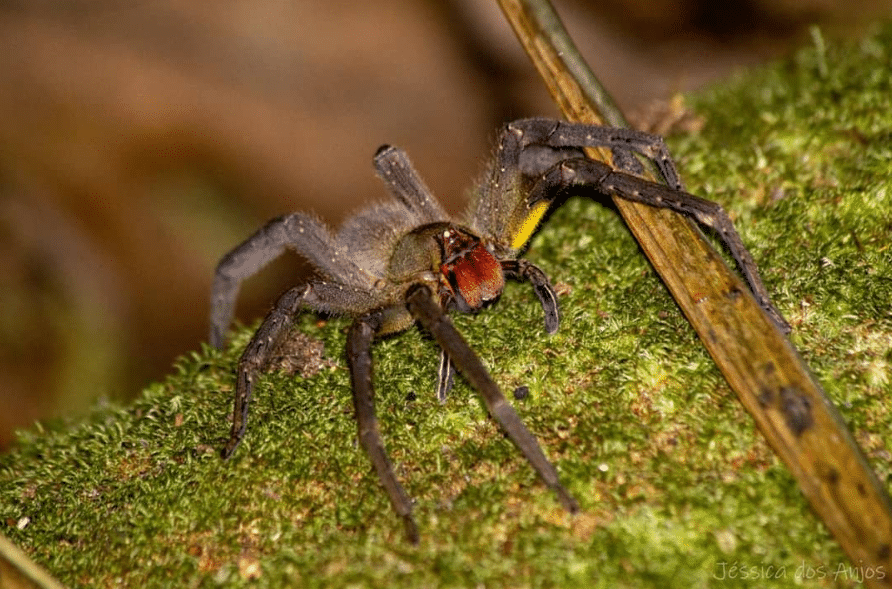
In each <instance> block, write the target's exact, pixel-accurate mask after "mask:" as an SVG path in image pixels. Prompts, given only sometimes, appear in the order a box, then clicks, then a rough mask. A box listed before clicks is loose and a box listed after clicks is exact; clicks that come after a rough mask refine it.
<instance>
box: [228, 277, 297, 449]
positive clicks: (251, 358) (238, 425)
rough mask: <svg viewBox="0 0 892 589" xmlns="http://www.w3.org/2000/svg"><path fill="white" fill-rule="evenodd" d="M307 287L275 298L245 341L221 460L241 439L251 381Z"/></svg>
mask: <svg viewBox="0 0 892 589" xmlns="http://www.w3.org/2000/svg"><path fill="white" fill-rule="evenodd" d="M309 292H310V286H301V287H295V288H292V289H289V290H287V291H286V292H285V294H283V295H282V296H281V297H279V300H278V301H276V305H275V307H273V309H272V311H270V312H269V314H268V315H267V316H266V318H265V319H264V320H263V323H262V324H261V325H260V328H259V329H258V330H257V332H256V333H255V334H254V336H253V337H252V338H251V341H250V342H248V345H247V347H246V348H245V351H244V352H242V356H241V358H240V359H239V362H238V379H237V381H236V387H235V404H234V407H233V410H232V431H231V432H230V434H229V441H228V442H226V446H225V447H224V448H223V450H222V451H221V453H220V454H221V455H222V456H223V458H229V457H230V456H231V455H232V453H233V452H234V451H235V449H236V447H237V446H238V445H239V442H241V441H242V437H244V435H245V426H246V425H247V420H248V404H249V402H250V400H251V393H252V392H253V391H254V378H255V377H256V375H257V373H258V372H260V371H261V370H263V369H264V368H265V367H266V365H267V363H268V362H269V359H270V355H271V354H272V353H273V351H274V350H275V348H276V346H277V344H278V343H279V341H280V340H281V339H282V337H283V336H284V335H286V334H287V333H288V328H289V327H291V324H292V322H293V320H294V319H293V318H294V315H295V313H297V312H298V310H300V307H301V305H302V304H303V302H304V297H305V296H306V295H307V293H309Z"/></svg>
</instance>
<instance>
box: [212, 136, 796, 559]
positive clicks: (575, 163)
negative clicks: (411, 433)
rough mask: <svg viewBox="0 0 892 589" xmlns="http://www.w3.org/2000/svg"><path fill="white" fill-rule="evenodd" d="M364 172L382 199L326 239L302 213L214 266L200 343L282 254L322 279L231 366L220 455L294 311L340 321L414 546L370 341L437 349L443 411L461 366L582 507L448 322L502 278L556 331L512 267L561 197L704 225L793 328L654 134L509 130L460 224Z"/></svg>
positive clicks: (520, 266)
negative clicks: (416, 332)
mask: <svg viewBox="0 0 892 589" xmlns="http://www.w3.org/2000/svg"><path fill="white" fill-rule="evenodd" d="M583 147H606V148H609V149H610V150H611V151H612V153H613V157H614V164H615V165H616V166H617V168H612V167H611V166H608V165H606V164H604V163H601V162H598V161H594V160H591V159H588V158H586V157H585V156H584V154H583V153H582V151H581V149H582V148H583ZM633 153H638V154H640V155H643V156H645V157H647V158H650V159H652V160H653V161H654V162H655V163H656V165H657V166H658V168H659V169H660V172H661V174H662V176H663V179H664V180H665V182H666V185H663V184H656V183H653V182H649V181H646V180H643V179H641V178H639V177H637V176H635V175H633V174H634V173H637V172H639V171H640V170H641V164H640V162H639V161H638V160H637V159H636V157H635V156H634V155H633ZM374 163H375V168H376V169H377V171H378V174H379V175H380V176H381V178H382V179H383V180H384V182H385V183H386V184H387V186H388V188H389V189H390V191H391V193H392V195H393V199H392V200H389V201H385V202H382V203H379V204H377V205H374V206H372V207H369V208H367V209H364V210H362V211H360V212H359V213H357V214H356V215H354V216H353V217H351V218H350V219H349V220H348V221H347V222H345V223H344V225H343V226H342V227H341V228H340V230H339V231H338V232H337V233H336V234H332V233H331V231H330V230H329V229H328V228H327V227H325V225H323V224H322V223H321V222H320V221H319V220H318V219H316V218H315V217H312V216H310V215H307V214H304V213H292V214H290V215H286V216H283V217H279V218H277V219H274V220H272V221H270V222H269V223H267V224H266V225H265V226H264V227H263V228H261V229H260V230H259V231H258V232H257V233H255V234H254V235H252V236H251V237H249V238H248V239H247V240H246V241H245V242H244V243H242V244H241V245H239V246H238V247H237V248H235V249H234V250H232V251H231V252H229V253H228V254H227V255H226V256H225V257H224V258H223V259H222V260H221V261H220V264H219V265H218V266H217V271H216V274H215V277H214V286H213V292H212V313H211V335H210V339H211V343H212V344H213V345H214V346H216V347H220V346H222V344H223V335H224V332H225V330H226V328H227V327H228V325H229V323H230V321H231V319H232V314H233V308H234V305H235V299H236V296H237V294H238V289H239V286H240V284H241V282H242V281H243V280H244V279H246V278H248V277H249V276H251V275H252V274H254V273H255V272H257V271H258V270H259V269H260V268H261V267H262V266H264V265H265V264H266V263H268V262H269V261H270V260H272V259H273V258H275V257H277V256H278V255H279V254H281V253H282V251H284V249H285V248H291V249H293V250H295V251H297V252H298V253H299V254H300V255H302V256H304V257H305V258H306V259H307V260H308V261H309V262H311V263H312V264H313V265H314V266H315V267H316V269H317V270H318V271H319V273H320V274H321V275H322V276H323V278H322V279H319V280H314V281H311V282H308V283H306V284H303V285H300V286H297V287H294V288H292V289H290V290H288V291H286V292H285V293H284V294H283V295H282V296H281V297H280V298H279V300H278V301H277V302H276V304H275V306H274V307H273V309H272V311H270V313H269V314H268V315H267V317H266V318H265V319H264V320H263V323H261V325H260V328H259V329H258V330H257V332H256V333H255V334H254V336H253V338H252V339H251V341H250V342H249V343H248V346H247V347H246V348H245V351H244V352H243V354H242V356H241V359H240V360H239V365H238V371H237V383H236V391H235V408H234V411H233V424H232V431H231V434H230V437H229V441H228V443H227V444H226V446H225V448H224V449H223V456H224V457H228V456H229V455H231V454H232V452H233V451H234V450H235V448H236V446H237V445H238V443H239V442H240V441H241V439H242V437H243V436H244V433H245V425H246V419H247V414H248V402H249V400H250V397H251V392H252V390H253V387H254V381H255V378H256V377H257V375H258V374H259V373H260V372H261V371H263V370H265V369H266V368H267V365H268V364H269V362H270V359H271V356H272V354H273V352H274V350H275V348H276V345H277V343H278V342H279V341H280V340H281V339H282V338H283V337H285V336H287V334H288V330H289V328H290V326H291V324H292V322H293V319H294V317H295V316H296V315H297V314H299V313H300V312H301V311H303V310H304V309H310V310H315V311H318V312H323V313H334V314H349V315H351V316H353V318H354V322H353V326H352V327H351V329H350V332H349V334H348V336H347V361H348V363H349V365H350V373H351V378H352V381H353V400H354V405H355V408H356V419H357V424H358V429H359V440H360V443H361V444H362V446H363V447H364V448H365V450H366V452H367V453H368V455H369V458H370V459H371V461H372V464H373V465H374V467H375V470H376V471H377V473H378V477H379V478H380V480H381V484H382V485H383V486H384V488H385V490H386V492H387V495H388V497H389V498H390V501H391V503H392V505H393V507H394V510H395V511H396V512H397V513H398V514H399V515H400V516H401V517H402V518H403V521H404V523H405V526H406V532H407V535H408V537H409V538H410V540H412V541H417V539H418V530H417V527H416V525H415V521H414V519H413V518H412V507H411V502H410V500H409V498H408V496H407V495H406V493H405V491H403V488H402V486H401V485H400V483H399V481H398V480H397V478H396V475H395V474H394V471H393V467H392V465H391V463H390V460H389V458H388V456H387V452H386V451H385V449H384V443H383V440H382V438H381V434H380V433H379V431H378V424H377V418H376V417H375V409H374V403H373V387H372V357H371V344H372V341H373V339H374V338H375V337H376V336H380V335H384V334H388V333H394V332H397V331H401V330H404V329H406V328H408V327H409V326H411V325H412V324H413V323H415V322H418V323H420V324H421V326H422V327H423V328H424V329H426V330H427V331H428V332H430V334H431V335H432V336H433V337H434V339H435V340H436V341H437V343H438V344H439V345H440V348H441V349H442V353H441V357H440V370H439V375H438V383H437V396H438V398H439V399H440V400H441V401H445V399H446V395H447V394H448V392H449V389H450V387H451V383H452V380H453V373H454V370H455V369H457V370H458V371H459V372H460V373H461V374H462V375H463V376H464V377H465V379H466V380H467V381H468V382H469V383H470V384H471V385H472V386H473V387H474V388H475V389H476V390H477V391H478V392H479V393H480V394H481V396H482V398H483V400H484V402H485V403H486V406H487V408H488V410H489V412H490V414H491V415H492V416H493V417H494V418H495V419H496V421H498V423H499V425H500V426H501V427H502V428H503V429H504V431H505V433H506V434H507V435H508V436H509V437H510V438H511V440H512V441H513V442H514V443H515V444H516V445H517V447H518V448H519V449H520V450H521V452H522V453H523V454H524V456H525V457H526V458H527V460H528V461H529V462H530V464H531V465H532V466H533V468H534V469H535V470H536V472H537V473H538V474H539V476H540V477H541V478H542V480H543V481H544V482H545V483H546V484H547V485H548V486H549V487H551V488H552V489H553V490H554V491H555V493H556V494H557V496H558V498H559V500H560V501H561V503H562V504H563V505H564V506H565V507H566V508H567V509H568V510H569V511H576V510H577V509H578V507H577V504H576V501H575V500H574V499H573V497H572V496H570V494H569V493H568V492H567V490H566V489H565V488H564V487H563V485H562V484H561V483H560V481H559V480H558V475H557V471H556V470H555V468H554V466H552V464H551V463H550V462H549V461H548V459H547V458H546V457H545V455H544V454H543V452H542V450H541V448H540V447H539V444H538V442H537V441H536V438H535V437H534V436H533V435H532V434H531V433H530V432H529V430H527V428H526V426H524V424H523V422H522V421H521V420H520V418H519V417H518V416H517V414H516V413H515V412H514V409H513V408H512V407H511V405H510V404H509V403H508V402H507V400H506V399H505V396H504V395H503V394H502V392H501V390H500V389H499V387H498V386H497V385H496V384H495V382H493V380H492V378H491V377H490V376H489V373H488V372H487V370H486V368H485V367H484V366H483V364H482V363H481V362H480V359H479V358H478V357H477V356H476V354H474V352H473V350H471V348H470V347H469V346H468V344H467V343H466V342H465V340H464V339H463V338H462V337H461V335H460V334H459V333H458V332H457V331H456V330H455V328H454V327H453V326H452V323H451V322H450V321H449V319H448V317H447V315H446V311H447V310H453V309H454V310H457V311H461V312H476V311H478V310H480V309H481V308H482V307H484V306H486V305H487V304H489V303H491V302H492V301H494V300H495V299H497V298H498V296H499V295H500V294H501V292H502V289H503V288H504V285H505V278H506V277H507V278H514V279H517V280H525V281H528V282H530V283H531V284H532V285H533V288H534V290H535V293H536V296H537V297H538V299H539V301H540V303H541V305H542V308H543V310H544V312H545V329H546V331H547V332H548V333H554V332H555V331H556V330H557V328H558V323H559V317H558V305H557V297H556V295H555V292H554V289H553V288H552V286H551V284H550V282H549V281H548V278H547V277H546V276H545V274H544V273H543V272H542V270H540V269H539V268H537V267H536V266H535V265H533V264H532V263H530V262H528V261H527V260H524V259H519V258H518V257H517V256H518V254H519V252H520V251H522V250H523V248H524V246H525V245H526V244H527V242H528V241H529V239H530V237H531V236H532V235H533V233H534V232H535V231H536V229H537V227H538V226H539V223H540V221H541V220H542V219H543V218H544V216H545V214H546V213H547V212H548V211H549V209H550V208H552V207H553V206H554V205H556V204H558V203H559V202H560V198H561V196H562V195H563V194H564V193H565V192H566V189H568V188H571V187H574V186H581V185H585V186H588V187H590V188H591V189H593V190H595V191H596V192H599V193H601V194H605V195H610V196H615V197H619V198H623V199H627V200H632V201H636V202H642V203H645V204H648V205H650V206H656V207H664V208H669V209H672V210H675V211H677V212H680V213H683V214H686V215H688V216H690V217H692V218H693V219H694V220H696V221H698V222H699V223H701V224H703V225H705V226H707V227H709V228H710V229H712V230H713V231H714V232H715V233H716V235H717V236H718V238H719V239H720V240H721V241H722V242H723V244H724V245H725V246H726V247H727V248H728V250H729V251H730V253H731V255H732V256H733V257H734V259H735V261H736V262H737V264H738V266H739V268H740V270H741V272H742V273H743V276H744V278H746V280H747V282H748V283H749V285H750V287H751V289H752V291H753V294H754V295H755V297H756V299H757V301H758V302H759V303H760V305H761V306H762V308H763V309H764V310H765V311H766V312H767V313H768V314H769V315H770V316H771V317H772V319H773V320H774V321H775V323H776V324H777V325H778V326H779V327H780V328H781V329H784V330H785V331H788V330H789V326H788V325H787V323H786V322H785V321H784V319H783V318H782V317H781V315H780V313H778V312H777V310H775V308H774V307H773V306H772V305H771V302H770V300H769V297H768V293H767V291H766V289H765V287H764V286H763V284H762V281H761V279H760V278H759V274H758V271H757V269H756V266H755V264H754V262H753V260H752V258H751V257H750V255H749V252H747V250H746V248H745V247H744V246H743V243H742V242H741V240H740V237H739V236H738V235H737V232H736V231H735V230H734V227H733V225H732V224H731V221H730V219H729V218H728V216H727V215H726V214H725V212H724V211H723V210H722V208H721V207H720V206H719V205H717V204H715V203H712V202H709V201H706V200H703V199H701V198H698V197H696V196H693V195H691V194H688V193H687V192H684V189H683V187H682V184H681V181H680V180H679V178H678V174H677V173H676V171H675V166H674V164H673V163H672V160H671V158H670V157H669V154H668V152H667V151H666V148H665V147H664V146H663V143H662V140H661V139H660V138H658V137H654V136H652V135H647V134H645V133H641V132H637V131H632V130H627V129H611V128H607V127H597V126H591V125H583V124H575V123H567V122H562V121H554V120H548V119H527V120H521V121H515V122H514V123H510V124H508V125H507V126H506V127H505V128H504V129H503V131H502V134H501V136H500V140H499V144H498V149H497V152H496V158H495V162H494V164H493V166H491V168H490V169H489V171H488V172H487V174H486V176H485V177H484V180H483V182H482V183H481V184H480V187H479V189H478V191H477V194H476V195H475V199H474V201H473V202H472V205H471V208H470V209H469V212H468V214H467V215H466V216H465V217H464V218H463V219H460V220H455V219H451V218H450V217H449V215H447V214H446V212H445V211H444V210H443V208H442V207H441V206H440V204H439V203H438V202H437V200H436V199H435V198H434V197H433V196H432V195H431V193H430V191H429V190H428V189H427V187H426V186H425V185H424V183H423V182H422V180H421V178H420V177H419V176H418V174H417V173H416V172H415V170H414V169H413V168H412V166H411V164H410V163H409V160H408V158H407V157H406V155H405V154H404V153H403V152H402V151H400V150H399V149H396V148H394V147H390V146H384V147H382V148H380V149H379V150H378V152H377V153H376V154H375V159H374Z"/></svg>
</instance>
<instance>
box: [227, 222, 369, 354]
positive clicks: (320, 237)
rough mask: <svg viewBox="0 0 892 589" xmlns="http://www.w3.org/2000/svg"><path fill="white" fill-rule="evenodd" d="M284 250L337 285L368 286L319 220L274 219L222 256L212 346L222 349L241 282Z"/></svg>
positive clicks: (364, 277)
mask: <svg viewBox="0 0 892 589" xmlns="http://www.w3.org/2000/svg"><path fill="white" fill-rule="evenodd" d="M286 248H291V249H293V250H295V251H296V252H298V253H299V254H301V255H302V256H304V257H305V258H306V259H307V260H308V261H309V262H311V263H312V264H313V265H314V266H315V267H316V268H318V269H319V270H320V271H322V272H323V273H324V274H325V275H327V276H329V277H331V278H332V279H335V280H337V281H338V282H340V283H343V284H350V285H368V284H370V283H371V281H370V279H369V277H368V276H367V275H366V273H365V272H364V271H363V270H362V269H360V268H359V267H358V266H357V265H356V264H355V263H354V262H353V261H352V260H350V259H349V258H348V257H347V256H345V255H344V254H343V253H342V252H341V249H340V248H338V247H337V245H336V243H335V241H334V238H333V237H332V236H331V234H330V232H329V231H328V229H327V228H326V227H325V225H323V224H322V222H321V221H319V220H318V219H316V218H315V217H311V216H310V215H306V214H304V213H292V214H290V215H285V216H282V217H278V218H276V219H273V220H272V221H270V222H269V223H267V224H266V225H264V226H263V227H261V228H260V229H259V230H258V231H257V232H256V233H254V234H253V235H252V236H251V237H249V238H248V239H246V240H245V241H244V242H243V243H241V244H240V245H239V246H237V247H236V248H235V249H233V250H232V251H230V252H229V253H228V254H226V255H225V256H223V259H222V260H220V263H219V264H217V269H216V271H215V272H214V283H213V287H212V289H211V328H210V342H211V345H212V346H214V347H215V348H221V347H222V346H223V339H224V334H225V332H226V329H227V328H228V327H229V324H230V323H231V322H232V316H233V313H234V311H235V301H236V298H237V297H238V291H239V287H240V286H241V283H242V281H244V280H245V279H247V278H249V277H250V276H253V275H254V274H256V273H257V272H258V271H260V269H261V268H263V267H264V266H266V265H267V264H268V263H269V262H271V261H272V260H274V259H275V258H277V257H279V256H280V255H281V254H282V253H283V252H284V251H285V249H286Z"/></svg>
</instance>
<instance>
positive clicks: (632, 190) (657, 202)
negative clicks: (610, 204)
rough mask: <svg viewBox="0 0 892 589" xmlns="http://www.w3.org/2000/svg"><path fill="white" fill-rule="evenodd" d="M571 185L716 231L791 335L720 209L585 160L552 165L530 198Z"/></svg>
mask: <svg viewBox="0 0 892 589" xmlns="http://www.w3.org/2000/svg"><path fill="white" fill-rule="evenodd" d="M573 185H589V186H592V187H594V188H595V189H596V190H598V191H599V192H602V193H604V194H607V195H610V196H615V197H618V198H622V199H624V200H629V201H633V202H639V203H643V204H646V205H649V206H652V207H658V208H666V209H671V210H673V211H675V212H677V213H681V214H683V215H686V216H688V217H691V218H692V219H694V220H695V221H697V222H698V223H700V224H701V225H704V226H706V227H709V228H710V229H712V230H713V231H715V233H716V236H717V237H718V238H719V239H720V240H721V241H722V243H723V244H724V245H725V247H726V248H728V251H729V252H730V254H731V256H732V257H733V258H734V261H735V262H736V263H737V266H738V268H739V269H740V272H741V273H742V274H743V277H744V278H745V279H746V282H747V283H748V284H749V287H750V290H751V291H752V293H753V295H754V296H755V298H756V302H757V303H758V304H759V306H760V307H762V310H763V311H765V312H766V313H767V314H768V316H769V318H770V319H771V320H772V322H774V324H775V325H777V327H778V328H779V329H780V330H781V331H782V332H783V333H790V331H791V329H792V328H791V327H790V324H789V323H788V322H787V321H786V319H784V317H783V315H781V313H780V311H778V310H777V308H776V307H775V306H774V305H773V304H772V302H771V297H770V295H769V294H768V289H766V288H765V284H764V283H763V282H762V277H761V276H760V275H759V269H758V267H757V266H756V263H755V261H754V260H753V257H752V256H751V255H750V252H749V250H747V249H746V246H745V245H744V244H743V241H742V240H741V239H740V235H739V234H738V233H737V230H736V229H735V228H734V224H733V223H732V222H731V219H730V217H728V214H727V213H726V212H725V210H724V209H723V208H722V206H721V205H719V204H718V203H714V202H712V201H709V200H706V199H703V198H700V197H698V196H694V195H693V194H688V193H687V192H684V191H682V190H674V189H672V188H669V187H668V186H665V185H663V184H657V183H655V182H650V181H647V180H644V179H643V178H639V177H637V176H631V175H629V174H625V173H623V172H617V171H616V170H614V169H612V168H611V167H610V166H608V165H606V164H604V163H602V162H598V161H594V160H590V159H584V158H577V159H570V160H565V161H563V162H561V163H559V164H557V165H555V166H554V167H553V168H552V169H551V170H549V171H548V172H547V173H546V174H545V175H543V176H542V178H541V179H540V181H539V182H538V183H537V184H536V186H535V187H534V188H533V190H532V191H531V192H530V198H531V199H536V198H548V197H547V196H546V194H547V193H551V192H554V191H555V190H556V189H560V188H566V187H570V186H573Z"/></svg>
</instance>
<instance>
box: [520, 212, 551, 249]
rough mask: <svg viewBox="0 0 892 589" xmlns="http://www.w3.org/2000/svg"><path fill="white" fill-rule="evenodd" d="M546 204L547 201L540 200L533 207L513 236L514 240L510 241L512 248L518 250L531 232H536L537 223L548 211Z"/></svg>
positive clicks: (527, 239)
mask: <svg viewBox="0 0 892 589" xmlns="http://www.w3.org/2000/svg"><path fill="white" fill-rule="evenodd" d="M548 204H549V203H548V202H547V201H544V200H540V201H539V202H537V203H536V204H534V205H533V208H531V209H530V212H529V213H528V214H527V216H526V218H525V219H524V220H523V221H522V222H521V224H520V228H519V229H518V230H517V232H516V233H515V234H514V239H513V240H512V241H511V247H512V248H514V249H516V250H519V249H520V248H522V247H523V246H524V244H525V243H526V242H527V241H529V239H530V237H531V236H532V235H533V232H534V231H536V227H538V226H539V221H541V220H542V217H543V216H544V215H545V211H547V210H548Z"/></svg>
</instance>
